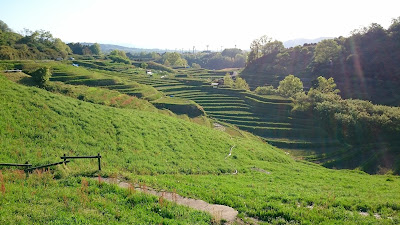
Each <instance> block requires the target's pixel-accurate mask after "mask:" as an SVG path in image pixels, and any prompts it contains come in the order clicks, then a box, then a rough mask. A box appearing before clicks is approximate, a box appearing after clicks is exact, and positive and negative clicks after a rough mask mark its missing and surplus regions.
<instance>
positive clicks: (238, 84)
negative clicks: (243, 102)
mask: <svg viewBox="0 0 400 225" xmlns="http://www.w3.org/2000/svg"><path fill="white" fill-rule="evenodd" d="M233 86H234V88H236V89H240V90H246V91H248V90H250V87H249V85H248V84H247V83H246V81H245V80H244V79H243V78H241V77H237V78H236V80H235V83H234V84H233Z"/></svg>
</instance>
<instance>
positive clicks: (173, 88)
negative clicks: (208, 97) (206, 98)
mask: <svg viewBox="0 0 400 225" xmlns="http://www.w3.org/2000/svg"><path fill="white" fill-rule="evenodd" d="M188 89H194V90H195V89H196V88H195V87H193V86H185V85H176V86H169V87H163V88H159V90H160V91H163V92H172V91H181V90H188Z"/></svg>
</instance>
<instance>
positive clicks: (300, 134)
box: [237, 125, 327, 138]
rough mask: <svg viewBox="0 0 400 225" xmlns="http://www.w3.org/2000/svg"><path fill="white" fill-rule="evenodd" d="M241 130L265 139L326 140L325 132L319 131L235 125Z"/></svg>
mask: <svg viewBox="0 0 400 225" xmlns="http://www.w3.org/2000/svg"><path fill="white" fill-rule="evenodd" d="M237 127H239V128H240V129H242V130H246V131H249V132H251V133H253V134H256V135H258V136H261V137H265V138H285V137H296V138H327V134H326V132H324V131H323V130H321V129H306V128H284V127H256V126H245V125H237Z"/></svg>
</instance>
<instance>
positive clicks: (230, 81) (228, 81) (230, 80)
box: [224, 73, 233, 87]
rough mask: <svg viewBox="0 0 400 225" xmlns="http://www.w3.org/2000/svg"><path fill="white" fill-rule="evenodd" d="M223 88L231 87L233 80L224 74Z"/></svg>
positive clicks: (227, 74)
mask: <svg viewBox="0 0 400 225" xmlns="http://www.w3.org/2000/svg"><path fill="white" fill-rule="evenodd" d="M224 86H227V87H233V80H232V77H231V75H230V74H229V73H226V74H225V76H224Z"/></svg>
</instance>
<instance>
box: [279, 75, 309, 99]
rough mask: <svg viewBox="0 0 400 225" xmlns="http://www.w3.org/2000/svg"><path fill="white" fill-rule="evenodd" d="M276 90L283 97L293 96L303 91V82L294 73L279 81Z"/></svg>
mask: <svg viewBox="0 0 400 225" xmlns="http://www.w3.org/2000/svg"><path fill="white" fill-rule="evenodd" d="M278 92H279V94H280V95H282V96H283V97H294V96H295V95H296V94H297V93H300V92H303V82H301V80H300V79H299V78H298V77H295V76H294V75H288V76H287V77H285V79H283V80H281V81H280V82H279V86H278Z"/></svg>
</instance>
